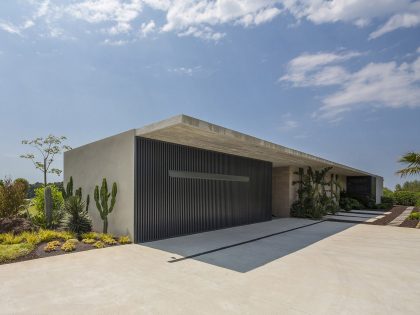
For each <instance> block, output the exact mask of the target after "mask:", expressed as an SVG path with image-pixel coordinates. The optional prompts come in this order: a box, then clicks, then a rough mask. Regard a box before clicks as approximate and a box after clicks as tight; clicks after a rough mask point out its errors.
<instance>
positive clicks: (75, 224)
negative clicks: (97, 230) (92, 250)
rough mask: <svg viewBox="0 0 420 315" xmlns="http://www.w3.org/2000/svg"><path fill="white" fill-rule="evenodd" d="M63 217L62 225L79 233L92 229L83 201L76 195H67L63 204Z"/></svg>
mask: <svg viewBox="0 0 420 315" xmlns="http://www.w3.org/2000/svg"><path fill="white" fill-rule="evenodd" d="M63 210H64V212H65V217H64V220H63V223H62V226H63V227H64V228H65V229H67V230H69V231H71V232H74V233H76V234H77V235H81V234H83V233H87V232H90V231H91V230H92V220H91V219H90V217H89V214H88V213H87V211H86V209H85V203H84V202H83V201H82V200H81V199H80V198H79V197H77V196H71V197H69V198H68V199H67V200H66V201H65V202H64V206H63Z"/></svg>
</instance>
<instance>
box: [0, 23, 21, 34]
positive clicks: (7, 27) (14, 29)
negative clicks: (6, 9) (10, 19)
mask: <svg viewBox="0 0 420 315" xmlns="http://www.w3.org/2000/svg"><path fill="white" fill-rule="evenodd" d="M0 29H2V30H3V31H6V32H7V33H10V34H17V35H21V33H20V27H18V26H15V25H13V24H11V23H7V22H0Z"/></svg>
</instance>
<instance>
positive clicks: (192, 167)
mask: <svg viewBox="0 0 420 315" xmlns="http://www.w3.org/2000/svg"><path fill="white" fill-rule="evenodd" d="M136 142H137V143H136V159H137V166H136V173H137V174H136V181H137V182H136V192H137V195H136V213H135V234H136V241H137V242H146V241H152V240H158V239H163V238H168V237H173V236H179V235H185V234H192V233H198V232H203V231H208V230H214V229H220V228H225V227H231V226H236V225H242V224H249V223H254V222H261V221H267V220H270V219H271V170H272V164H271V163H270V162H265V161H259V160H254V159H249V158H244V157H238V156H233V155H228V154H223V153H218V152H213V151H207V150H202V149H197V148H192V147H187V146H183V145H178V144H173V143H167V142H162V141H156V140H150V139H146V138H141V137H137V139H136Z"/></svg>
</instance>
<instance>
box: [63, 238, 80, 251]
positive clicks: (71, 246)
mask: <svg viewBox="0 0 420 315" xmlns="http://www.w3.org/2000/svg"><path fill="white" fill-rule="evenodd" d="M75 249H76V244H75V242H72V241H71V240H68V241H65V242H64V244H63V245H62V246H61V250H62V251H64V252H72V251H74V250H75Z"/></svg>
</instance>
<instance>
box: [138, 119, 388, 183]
mask: <svg viewBox="0 0 420 315" xmlns="http://www.w3.org/2000/svg"><path fill="white" fill-rule="evenodd" d="M136 135H137V136H141V137H145V138H149V139H155V140H161V141H166V142H172V143H177V144H183V145H187V146H191V147H196V148H201V149H206V150H212V151H217V152H222V153H228V154H233V155H239V156H245V157H249V158H254V159H259V160H264V161H269V162H272V163H273V166H274V167H278V166H299V167H305V166H312V167H314V168H322V167H327V166H332V167H333V168H334V169H333V171H334V172H337V173H340V174H343V175H348V176H363V175H370V176H377V177H380V176H378V175H375V174H371V173H368V172H365V171H362V170H358V169H355V168H353V167H350V166H346V165H343V164H339V163H335V162H332V161H329V160H326V159H323V158H320V157H317V156H314V155H311V154H307V153H304V152H300V151H297V150H293V149H290V148H287V147H284V146H281V145H278V144H275V143H272V142H269V141H265V140H261V139H258V138H255V137H252V136H249V135H246V134H243V133H240V132H237V131H234V130H231V129H228V128H224V127H221V126H218V125H215V124H211V123H209V122H206V121H203V120H199V119H197V118H194V117H190V116H186V115H178V116H175V117H172V118H169V119H166V120H163V121H160V122H157V123H153V124H151V125H147V126H145V127H142V128H139V129H136Z"/></svg>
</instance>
